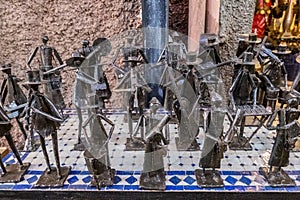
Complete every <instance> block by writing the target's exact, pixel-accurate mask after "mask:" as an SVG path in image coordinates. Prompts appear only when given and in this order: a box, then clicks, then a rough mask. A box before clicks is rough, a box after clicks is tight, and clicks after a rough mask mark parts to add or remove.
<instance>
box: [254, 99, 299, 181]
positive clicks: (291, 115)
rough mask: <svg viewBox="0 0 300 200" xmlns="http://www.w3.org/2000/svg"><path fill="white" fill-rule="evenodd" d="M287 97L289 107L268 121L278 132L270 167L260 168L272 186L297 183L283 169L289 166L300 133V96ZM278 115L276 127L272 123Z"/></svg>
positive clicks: (271, 128)
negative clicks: (291, 152) (291, 153)
mask: <svg viewBox="0 0 300 200" xmlns="http://www.w3.org/2000/svg"><path fill="white" fill-rule="evenodd" d="M287 98H288V99H287V102H288V105H287V107H285V108H280V109H279V110H276V112H274V113H273V115H272V116H271V117H270V119H269V121H268V123H267V127H268V129H269V130H276V133H277V134H276V137H275V143H274V145H273V148H272V152H271V156H270V159H269V162H268V163H269V165H270V167H269V168H268V167H260V168H259V171H260V173H261V174H262V175H263V176H264V177H265V178H266V179H267V181H268V183H269V184H270V186H272V187H279V186H295V185H296V184H295V181H294V180H292V179H291V178H290V177H289V175H288V174H287V173H286V172H284V170H283V169H282V167H286V166H288V164H289V154H290V150H292V149H293V148H294V147H295V142H296V141H297V137H298V136H299V134H300V124H299V122H298V119H299V116H300V111H299V110H298V106H299V96H298V97H297V96H293V95H289V97H287ZM276 116H278V120H279V122H278V125H277V126H276V127H275V126H273V125H272V123H273V122H274V120H275V118H276Z"/></svg>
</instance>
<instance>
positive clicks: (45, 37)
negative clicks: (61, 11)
mask: <svg viewBox="0 0 300 200" xmlns="http://www.w3.org/2000/svg"><path fill="white" fill-rule="evenodd" d="M48 40H49V38H48V36H47V35H44V36H43V37H42V41H43V43H44V44H47V42H48Z"/></svg>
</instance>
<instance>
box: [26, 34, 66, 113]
mask: <svg viewBox="0 0 300 200" xmlns="http://www.w3.org/2000/svg"><path fill="white" fill-rule="evenodd" d="M48 40H49V38H48V36H43V37H42V42H43V44H42V45H41V46H38V47H36V48H35V49H34V51H33V52H32V54H31V55H30V57H29V59H28V61H27V66H28V67H29V68H31V63H32V61H33V59H34V58H35V57H36V56H37V55H39V58H38V64H39V69H40V71H41V77H42V79H43V81H45V83H44V93H45V95H46V96H47V97H48V98H49V99H51V101H52V102H53V103H54V104H55V105H56V107H57V108H58V109H60V110H61V112H62V110H63V109H64V108H65V107H66V105H65V102H64V99H63V96H62V94H61V82H62V78H61V75H60V72H59V70H53V68H54V66H55V64H54V62H55V59H56V60H57V61H58V63H59V65H61V66H63V67H64V66H66V64H64V63H63V61H62V59H61V57H60V56H59V54H58V52H57V51H56V49H55V48H53V47H50V46H48V44H47V43H48Z"/></svg>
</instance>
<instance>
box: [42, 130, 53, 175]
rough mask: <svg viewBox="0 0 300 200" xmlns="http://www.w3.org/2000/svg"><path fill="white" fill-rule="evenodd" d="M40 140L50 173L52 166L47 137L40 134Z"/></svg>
mask: <svg viewBox="0 0 300 200" xmlns="http://www.w3.org/2000/svg"><path fill="white" fill-rule="evenodd" d="M40 141H41V147H42V150H43V154H44V158H45V161H46V165H47V167H48V173H50V172H51V166H50V161H49V156H48V153H47V149H46V144H45V138H44V137H43V136H41V135H40Z"/></svg>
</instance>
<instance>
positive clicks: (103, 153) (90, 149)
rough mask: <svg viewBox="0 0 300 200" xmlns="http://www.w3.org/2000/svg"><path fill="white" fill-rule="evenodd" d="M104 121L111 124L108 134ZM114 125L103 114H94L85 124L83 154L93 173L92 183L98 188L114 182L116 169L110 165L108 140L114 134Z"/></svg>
mask: <svg viewBox="0 0 300 200" xmlns="http://www.w3.org/2000/svg"><path fill="white" fill-rule="evenodd" d="M102 121H104V122H106V123H107V124H109V125H110V126H111V128H110V130H109V133H108V134H107V132H106V130H105V127H104V124H103V122H102ZM88 127H89V128H90V129H89V128H88ZM114 127H115V125H114V124H113V122H112V121H110V120H109V119H108V118H107V117H105V116H104V115H102V114H92V115H91V116H90V117H89V118H88V119H87V121H86V122H85V123H84V125H83V130H84V136H85V137H86V138H85V140H84V141H83V143H84V144H85V146H86V150H85V151H84V154H83V155H84V158H85V161H86V164H87V168H88V170H89V172H90V173H91V174H92V175H93V179H92V182H91V185H92V186H96V187H97V188H98V189H100V188H101V187H104V186H109V185H113V184H114V178H115V169H112V168H111V167H110V160H109V151H108V142H109V140H110V138H111V136H112V134H113V131H114ZM88 129H89V130H88ZM88 132H91V134H88ZM88 135H90V137H89V136H88Z"/></svg>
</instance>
